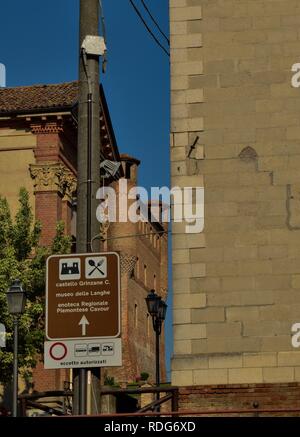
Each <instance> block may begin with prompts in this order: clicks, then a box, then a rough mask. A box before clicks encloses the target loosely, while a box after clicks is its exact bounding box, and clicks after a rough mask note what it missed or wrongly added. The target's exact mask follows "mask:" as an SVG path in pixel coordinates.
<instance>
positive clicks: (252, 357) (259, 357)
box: [241, 352, 277, 367]
mask: <svg viewBox="0 0 300 437" xmlns="http://www.w3.org/2000/svg"><path fill="white" fill-rule="evenodd" d="M276 366H277V354H276V353H272V352H270V353H259V354H253V353H252V354H243V365H242V366H241V367H276Z"/></svg>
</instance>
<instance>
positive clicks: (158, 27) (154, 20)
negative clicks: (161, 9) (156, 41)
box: [141, 0, 170, 46]
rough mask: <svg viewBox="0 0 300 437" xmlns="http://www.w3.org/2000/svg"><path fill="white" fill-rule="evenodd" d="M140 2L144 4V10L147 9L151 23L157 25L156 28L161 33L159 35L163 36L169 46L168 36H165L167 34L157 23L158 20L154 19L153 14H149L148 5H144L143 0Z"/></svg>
mask: <svg viewBox="0 0 300 437" xmlns="http://www.w3.org/2000/svg"><path fill="white" fill-rule="evenodd" d="M141 2H142V5H143V6H144V8H145V9H146V11H147V13H148V15H149V17H150V18H151V20H152V21H153V23H154V24H155V26H156V27H157V29H158V30H159V32H160V33H161V35H162V36H163V37H164V38H165V40H166V41H167V43H168V46H169V45H170V40H169V38H168V37H167V35H166V34H165V32H164V31H163V30H162V29H161V27H160V25H159V24H158V22H157V21H156V19H155V18H154V17H153V15H152V14H151V12H150V10H149V8H148V6H147V5H146V3H145V1H144V0H141Z"/></svg>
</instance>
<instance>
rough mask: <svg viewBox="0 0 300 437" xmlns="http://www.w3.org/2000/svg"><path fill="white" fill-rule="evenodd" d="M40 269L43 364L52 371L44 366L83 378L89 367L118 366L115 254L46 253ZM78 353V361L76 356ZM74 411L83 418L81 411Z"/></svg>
mask: <svg viewBox="0 0 300 437" xmlns="http://www.w3.org/2000/svg"><path fill="white" fill-rule="evenodd" d="M46 270H47V278H46V338H47V339H48V340H49V341H50V342H51V341H53V342H54V343H53V344H51V345H50V346H51V347H50V346H49V345H48V344H45V363H46V366H53V365H54V364H53V363H55V362H56V361H57V362H56V364H57V365H58V367H46V366H45V368H73V369H74V372H76V371H77V370H79V371H81V370H84V371H85V375H86V372H87V370H86V369H89V368H91V369H100V368H101V367H103V366H105V364H106V366H110V365H112V366H117V365H119V364H118V362H119V361H120V359H121V358H120V357H121V352H120V351H119V349H120V344H121V343H120V341H119V342H118V343H116V342H115V339H118V340H120V338H119V337H120V330H121V308H120V257H119V254H118V253H117V252H102V253H84V254H69V255H52V256H50V257H49V258H48V260H47V269H46ZM70 341H73V342H74V341H75V343H72V344H71V345H70V344H68V342H70ZM103 342H104V343H103ZM46 343H47V342H46ZM48 343H49V342H48ZM47 348H48V349H47ZM49 348H50V349H49ZM110 348H111V349H110ZM116 348H117V349H116ZM118 348H119V349H118ZM81 352H82V353H83V354H85V355H84V356H85V359H83V360H79V359H77V358H76V357H81V355H80V353H81ZM110 353H111V355H113V356H112V357H108V355H110ZM47 354H48V355H47ZM76 354H77V355H76ZM78 354H79V355H78ZM65 355H67V357H66V356H65ZM118 357H119V358H118ZM117 358H118V359H117ZM47 359H48V361H47ZM51 359H52V361H51ZM53 360H54V361H53ZM47 363H48V364H47ZM97 363H98V364H99V365H98V366H97ZM72 364H73V365H72ZM80 364H82V366H80ZM89 364H91V365H90V366H89ZM78 381H79V378H78ZM81 382H82V381H80V383H81ZM85 387H86V386H85ZM85 387H84V386H83V384H82V385H80V386H79V388H80V389H81V391H79V390H78V392H76V393H77V395H78V394H79V396H78V398H77V399H78V401H80V402H78V405H81V408H83V406H85V405H86V401H87V397H86V394H87V391H86V390H85ZM86 388H87V387H86ZM92 388H93V387H92ZM95 402H96V401H95V400H94V403H95ZM80 411H81V412H80ZM95 412H99V410H96V411H95ZM74 413H75V414H84V413H83V409H81V410H79V411H77V410H75V411H74Z"/></svg>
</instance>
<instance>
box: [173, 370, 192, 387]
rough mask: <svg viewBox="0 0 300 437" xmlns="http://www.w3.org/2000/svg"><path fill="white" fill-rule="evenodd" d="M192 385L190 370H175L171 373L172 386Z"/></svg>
mask: <svg viewBox="0 0 300 437" xmlns="http://www.w3.org/2000/svg"><path fill="white" fill-rule="evenodd" d="M192 384H193V371H192V370H175V371H173V372H172V385H175V386H176V385H178V386H186V385H192Z"/></svg>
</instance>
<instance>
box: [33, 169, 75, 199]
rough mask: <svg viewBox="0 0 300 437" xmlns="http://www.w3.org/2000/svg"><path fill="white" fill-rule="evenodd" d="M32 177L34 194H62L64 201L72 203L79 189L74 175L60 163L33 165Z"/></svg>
mask: <svg viewBox="0 0 300 437" xmlns="http://www.w3.org/2000/svg"><path fill="white" fill-rule="evenodd" d="M29 170H30V175H31V177H32V179H33V181H34V182H33V183H34V192H35V193H37V192H41V191H49V192H51V191H52V192H56V193H60V194H61V195H62V196H63V198H64V200H67V201H69V202H71V200H72V197H73V193H74V192H75V191H76V188H77V180H76V178H75V176H74V175H73V173H72V172H71V171H70V170H69V169H68V168H67V167H65V166H64V165H63V164H62V163H60V162H44V163H41V164H31V165H30V167H29Z"/></svg>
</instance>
